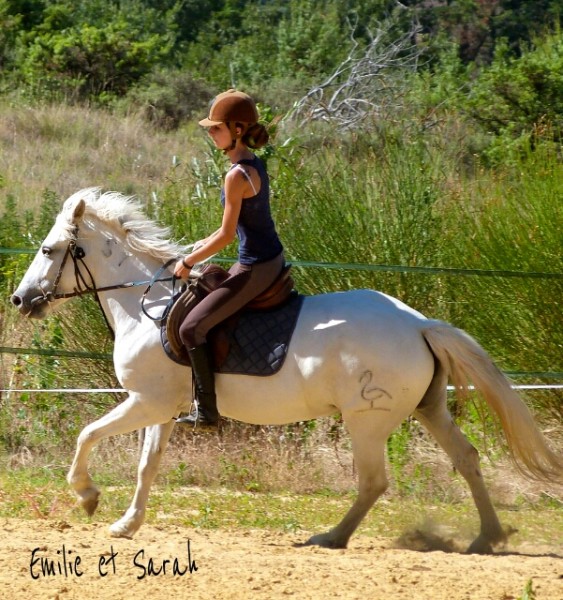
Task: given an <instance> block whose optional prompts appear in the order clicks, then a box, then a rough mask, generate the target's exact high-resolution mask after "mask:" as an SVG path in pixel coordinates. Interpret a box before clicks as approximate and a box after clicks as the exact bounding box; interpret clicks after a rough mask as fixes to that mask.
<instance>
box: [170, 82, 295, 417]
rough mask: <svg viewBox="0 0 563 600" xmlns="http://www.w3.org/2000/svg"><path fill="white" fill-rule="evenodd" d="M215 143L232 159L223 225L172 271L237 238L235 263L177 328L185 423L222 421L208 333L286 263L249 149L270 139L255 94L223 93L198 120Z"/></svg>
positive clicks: (260, 167)
mask: <svg viewBox="0 0 563 600" xmlns="http://www.w3.org/2000/svg"><path fill="white" fill-rule="evenodd" d="M199 124H200V125H202V126H203V127H206V128H207V131H208V134H209V136H210V137H211V139H212V140H213V143H214V144H215V146H216V147H217V148H219V149H220V150H222V151H223V152H224V153H225V154H226V155H227V156H228V157H229V160H230V162H231V168H230V170H229V171H228V173H227V175H226V177H225V183H224V187H223V189H222V191H221V202H222V204H223V208H224V210H223V218H222V222H221V226H220V227H219V229H217V231H215V232H214V233H212V234H211V235H210V236H209V237H207V238H205V239H203V240H201V241H199V242H197V243H196V244H195V246H194V249H193V251H192V252H191V253H190V254H188V255H187V256H185V257H184V258H183V259H182V260H179V261H178V262H177V263H176V266H175V268H174V274H175V275H176V276H177V277H180V278H183V279H185V278H187V277H188V275H189V274H190V270H191V269H192V268H193V266H194V265H195V264H196V263H199V262H201V261H204V260H206V259H207V258H210V257H211V256H213V255H214V254H216V253H217V252H220V251H221V250H223V248H225V247H226V246H228V245H229V244H230V243H231V242H232V241H233V240H234V239H235V237H238V240H239V248H238V262H236V263H235V264H234V265H233V266H232V267H231V268H230V269H229V278H228V279H226V280H225V282H224V283H222V284H221V285H220V286H219V287H218V288H217V289H216V290H214V291H213V292H211V293H210V294H209V295H208V296H207V297H206V298H204V299H203V300H202V301H201V302H200V303H199V304H198V305H197V306H196V307H195V308H194V309H193V310H192V311H191V312H190V313H189V314H188V315H187V317H186V318H185V320H184V321H183V323H182V324H181V326H180V338H181V340H182V343H183V344H184V346H185V347H186V349H187V351H188V354H189V357H190V361H191V364H192V372H193V377H194V383H195V401H196V405H197V409H196V410H195V411H193V412H192V413H191V414H190V415H189V416H186V417H182V418H181V419H179V421H181V422H187V423H193V424H196V423H200V424H202V425H206V426H215V425H216V424H217V422H218V420H219V413H218V411H217V400H216V396H215V378H214V370H213V365H212V360H211V356H210V353H209V349H208V346H207V334H208V332H209V331H210V330H211V329H212V328H213V327H214V326H215V325H217V324H218V323H220V322H221V321H223V320H225V319H226V318H227V317H229V316H230V315H232V314H234V313H235V312H236V311H238V310H239V309H241V308H242V307H243V306H244V305H245V304H247V303H248V302H249V301H250V300H252V299H253V298H255V297H256V296H258V295H259V294H260V293H261V292H263V291H264V290H265V289H267V288H268V287H269V286H270V285H271V284H272V283H273V282H274V281H275V280H276V278H277V277H278V275H279V274H280V273H281V271H282V269H283V266H284V255H283V246H282V244H281V242H280V240H279V237H278V234H277V232H276V228H275V225H274V222H273V219H272V216H271V213H270V191H269V179H268V174H267V172H266V168H265V166H264V163H263V162H262V161H261V160H260V159H259V158H258V157H257V156H255V155H254V154H253V152H252V149H258V148H261V147H262V146H264V145H265V144H266V143H267V141H268V132H267V131H266V128H265V127H264V126H263V125H261V124H259V123H258V111H257V108H256V104H255V103H254V101H253V99H252V98H251V97H250V96H248V95H247V94H244V93H243V92H239V91H236V90H228V91H226V92H223V93H222V94H219V95H218V96H217V97H216V98H215V99H214V101H213V103H212V104H211V108H210V111H209V117H208V118H207V119H203V120H202V121H200V122H199Z"/></svg>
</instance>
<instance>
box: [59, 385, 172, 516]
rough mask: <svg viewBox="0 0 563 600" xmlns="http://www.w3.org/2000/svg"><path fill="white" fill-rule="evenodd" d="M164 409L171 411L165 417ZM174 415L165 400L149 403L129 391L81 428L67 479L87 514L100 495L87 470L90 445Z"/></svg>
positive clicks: (92, 511)
mask: <svg viewBox="0 0 563 600" xmlns="http://www.w3.org/2000/svg"><path fill="white" fill-rule="evenodd" d="M167 408H168V409H169V411H170V414H169V415H168V417H167V415H166V412H167V411H166V409H167ZM157 409H158V410H157ZM173 416H175V414H174V409H173V408H172V407H170V406H165V402H164V401H161V402H160V403H158V402H152V403H151V402H150V401H147V400H146V398H145V399H142V398H141V396H140V395H139V394H135V393H131V394H130V395H129V397H128V398H127V399H126V400H124V401H123V402H122V403H121V404H120V405H119V406H116V407H115V408H114V409H113V410H111V411H110V412H109V413H108V414H107V415H105V416H103V417H102V418H101V419H98V420H97V421H94V423H91V424H90V425H87V426H86V427H85V428H84V429H83V430H82V432H81V433H80V435H79V436H78V441H77V444H76V453H75V455H74V460H73V462H72V465H71V467H70V470H69V472H68V475H67V481H68V483H69V484H70V485H71V487H72V488H73V490H74V492H75V493H76V495H77V497H78V501H79V503H80V505H81V506H82V508H84V510H85V511H86V512H87V513H88V514H89V515H92V514H93V513H94V512H95V510H96V508H97V507H98V501H99V497H100V491H99V490H98V488H97V487H96V486H95V485H94V482H93V481H92V478H91V477H90V474H89V473H88V457H89V455H90V452H91V451H92V448H93V447H94V446H95V445H96V444H97V443H98V442H99V441H100V440H102V439H104V438H106V437H109V436H113V435H119V434H122V433H129V432H130V431H135V430H138V429H142V428H143V427H148V426H150V425H154V424H155V423H158V422H162V420H163V418H164V419H167V420H168V419H172V417H173Z"/></svg>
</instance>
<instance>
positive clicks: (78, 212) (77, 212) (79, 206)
mask: <svg viewBox="0 0 563 600" xmlns="http://www.w3.org/2000/svg"><path fill="white" fill-rule="evenodd" d="M85 210H86V202H84V200H83V199H82V198H80V200H79V201H78V202H77V203H76V206H75V207H74V210H73V211H72V221H73V223H76V222H77V221H79V220H80V219H81V218H82V217H83V216H84V211H85Z"/></svg>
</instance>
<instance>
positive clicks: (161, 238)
mask: <svg viewBox="0 0 563 600" xmlns="http://www.w3.org/2000/svg"><path fill="white" fill-rule="evenodd" d="M168 235H169V230H168V229H167V228H166V227H161V226H159V225H157V224H156V223H154V222H153V221H150V220H148V219H147V218H146V217H145V216H144V214H143V211H142V206H141V204H140V203H139V201H138V200H136V199H135V198H134V197H128V196H124V195H123V194H120V193H118V192H105V193H103V194H102V193H101V191H100V189H99V188H88V189H84V190H81V191H79V192H76V193H75V194H73V195H72V196H71V197H70V198H69V199H68V200H67V201H66V202H65V203H64V205H63V209H62V211H61V212H60V214H59V215H58V216H57V219H56V221H55V224H54V225H53V228H52V229H51V231H50V232H49V235H48V236H47V237H46V238H45V241H44V242H43V244H42V245H41V248H40V250H39V252H38V253H37V255H36V256H35V258H34V259H33V262H32V263H31V265H30V267H29V269H28V270H27V272H26V274H25V275H24V277H23V279H22V281H21V283H20V285H19V286H18V289H17V290H16V291H15V292H14V294H13V296H12V298H11V300H12V304H13V305H14V306H16V307H17V308H18V309H19V311H20V312H21V313H22V314H23V315H25V316H27V317H31V318H37V319H41V318H43V317H45V316H46V315H47V314H48V313H49V311H50V310H51V309H52V308H55V307H56V306H58V305H59V304H61V303H63V302H64V301H65V300H67V299H68V298H70V297H72V296H77V295H81V294H83V293H86V292H97V291H98V290H99V289H104V290H105V291H107V290H108V289H110V288H111V289H115V288H117V287H123V286H119V285H112V286H107V283H108V282H105V283H106V286H105V287H104V285H103V284H104V281H103V279H104V278H108V276H109V274H110V273H113V274H112V275H111V277H112V278H113V279H115V280H116V281H113V280H111V279H110V280H111V283H112V284H119V283H120V281H119V280H120V279H121V282H123V280H125V278H126V277H133V278H135V279H137V278H139V277H142V276H143V275H144V276H145V277H150V276H152V275H153V274H154V272H155V271H156V270H157V269H158V268H159V267H160V266H162V263H164V262H168V261H169V260H170V259H172V258H175V257H178V256H181V255H182V254H185V253H186V251H187V248H188V247H186V246H179V245H177V244H174V243H171V242H170V241H168V239H167V237H168ZM132 255H135V256H136V258H137V259H136V260H134V261H129V260H127V259H128V258H129V257H131V256H132ZM102 268H103V270H102ZM116 273H117V275H116ZM94 275H95V277H96V281H94ZM100 283H101V284H102V285H101V286H99V287H97V284H100Z"/></svg>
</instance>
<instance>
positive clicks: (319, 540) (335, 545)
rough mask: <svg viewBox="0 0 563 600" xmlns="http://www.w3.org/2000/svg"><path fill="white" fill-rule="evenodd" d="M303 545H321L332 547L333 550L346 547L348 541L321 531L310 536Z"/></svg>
mask: <svg viewBox="0 0 563 600" xmlns="http://www.w3.org/2000/svg"><path fill="white" fill-rule="evenodd" d="M302 545H303V546H319V547H320V548H331V549H333V550H338V549H343V548H346V546H347V545H348V542H347V541H344V542H342V541H340V540H336V539H334V538H333V537H331V536H330V535H329V534H327V533H320V534H318V535H314V536H312V537H310V538H309V539H308V540H307V541H306V542H305V543H304V544H302Z"/></svg>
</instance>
